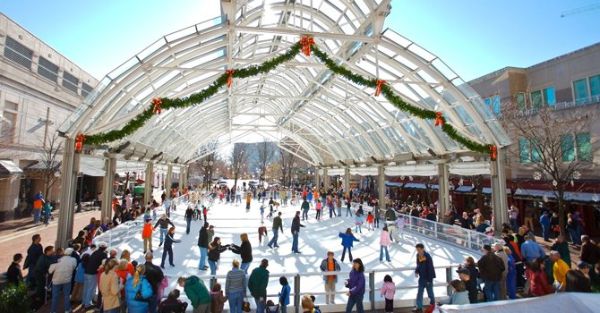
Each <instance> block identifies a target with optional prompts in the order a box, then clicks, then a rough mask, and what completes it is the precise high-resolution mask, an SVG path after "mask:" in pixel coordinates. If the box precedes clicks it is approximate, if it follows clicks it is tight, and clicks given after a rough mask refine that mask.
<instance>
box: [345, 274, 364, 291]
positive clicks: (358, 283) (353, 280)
mask: <svg viewBox="0 0 600 313" xmlns="http://www.w3.org/2000/svg"><path fill="white" fill-rule="evenodd" d="M346 287H348V289H350V296H362V295H364V294H365V275H364V274H363V273H361V272H357V271H355V270H354V269H353V270H352V271H351V272H350V278H349V279H348V284H346Z"/></svg>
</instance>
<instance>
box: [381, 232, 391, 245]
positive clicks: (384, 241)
mask: <svg viewBox="0 0 600 313" xmlns="http://www.w3.org/2000/svg"><path fill="white" fill-rule="evenodd" d="M391 244H392V240H391V239H390V233H389V232H388V231H386V230H383V231H381V234H380V235H379V245H380V246H384V247H389V246H390V245H391Z"/></svg>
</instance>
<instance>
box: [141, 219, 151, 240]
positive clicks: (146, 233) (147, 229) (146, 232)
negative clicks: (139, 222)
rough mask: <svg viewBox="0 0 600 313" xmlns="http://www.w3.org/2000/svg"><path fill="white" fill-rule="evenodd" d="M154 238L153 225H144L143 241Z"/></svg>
mask: <svg viewBox="0 0 600 313" xmlns="http://www.w3.org/2000/svg"><path fill="white" fill-rule="evenodd" d="M146 238H152V224H150V223H144V227H143V228H142V239H146Z"/></svg>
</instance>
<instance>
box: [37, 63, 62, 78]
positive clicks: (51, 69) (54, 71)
mask: <svg viewBox="0 0 600 313" xmlns="http://www.w3.org/2000/svg"><path fill="white" fill-rule="evenodd" d="M38 74H40V75H42V76H44V77H46V78H47V79H49V80H51V81H53V82H56V81H57V79H58V65H56V64H54V63H52V62H50V61H49V60H47V59H45V58H44V57H40V58H39V60H38Z"/></svg>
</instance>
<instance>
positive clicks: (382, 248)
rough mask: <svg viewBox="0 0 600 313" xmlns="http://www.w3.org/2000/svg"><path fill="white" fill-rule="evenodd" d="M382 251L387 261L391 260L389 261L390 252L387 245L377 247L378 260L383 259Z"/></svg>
mask: <svg viewBox="0 0 600 313" xmlns="http://www.w3.org/2000/svg"><path fill="white" fill-rule="evenodd" d="M384 251H385V259H386V260H387V261H388V262H391V261H390V253H389V252H388V247H387V246H381V247H380V248H379V261H383V252H384Z"/></svg>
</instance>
